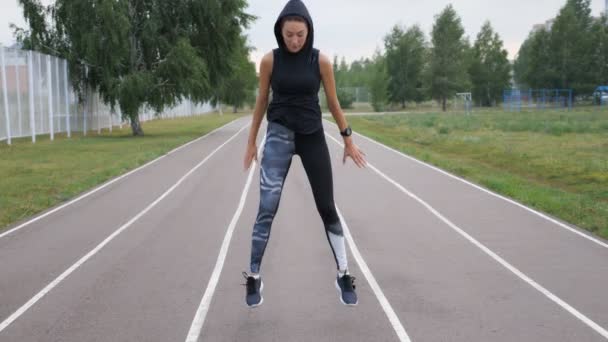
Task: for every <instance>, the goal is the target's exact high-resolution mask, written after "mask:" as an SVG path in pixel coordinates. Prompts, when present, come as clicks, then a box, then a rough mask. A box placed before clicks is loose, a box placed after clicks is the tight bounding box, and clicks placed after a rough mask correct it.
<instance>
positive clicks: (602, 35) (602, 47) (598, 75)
mask: <svg viewBox="0 0 608 342" xmlns="http://www.w3.org/2000/svg"><path fill="white" fill-rule="evenodd" d="M591 40H592V42H593V44H592V46H593V47H592V50H591V70H593V75H595V77H594V79H593V82H595V84H597V85H600V84H608V17H607V16H606V14H602V16H601V17H600V18H598V19H597V20H596V21H595V22H594V23H593V25H592V27H591Z"/></svg>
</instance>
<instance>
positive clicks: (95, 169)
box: [0, 114, 242, 231]
mask: <svg viewBox="0 0 608 342" xmlns="http://www.w3.org/2000/svg"><path fill="white" fill-rule="evenodd" d="M240 116H242V115H238V114H237V115H234V114H224V115H222V116H220V115H217V114H209V115H202V116H196V117H189V118H180V119H172V120H152V121H149V122H145V123H143V124H142V125H143V129H144V133H145V136H144V137H133V136H132V135H131V128H130V127H129V126H123V129H122V130H119V129H117V128H116V127H115V128H114V130H113V133H110V132H108V131H107V130H104V131H103V132H102V134H100V135H98V134H97V132H88V135H87V136H86V137H85V136H82V135H81V134H73V135H72V138H69V139H68V138H67V137H66V136H65V134H56V135H55V140H54V141H50V140H49V136H48V135H47V136H38V137H37V142H36V143H35V144H33V143H32V142H31V139H30V138H28V139H26V138H22V139H14V140H13V144H12V145H7V144H6V143H0V160H1V161H2V162H0V174H1V175H2V177H0V231H2V230H4V229H6V227H7V226H9V225H11V224H13V223H15V222H18V221H21V220H23V219H25V218H28V217H30V216H32V215H35V214H37V213H39V212H41V211H44V210H45V209H48V208H50V207H53V206H55V205H57V204H60V203H62V202H65V201H67V200H69V199H71V198H74V197H75V196H77V195H78V194H80V193H82V192H85V191H86V190H89V189H91V188H93V187H95V186H96V185H98V184H101V183H103V182H105V181H107V180H109V179H112V178H115V177H116V176H119V175H121V174H123V173H125V172H127V171H129V170H132V169H134V168H137V167H138V166H140V165H143V164H145V163H147V162H148V161H151V160H153V159H155V158H157V157H159V156H161V155H163V154H165V153H167V152H169V151H170V150H172V149H174V148H176V147H178V146H180V145H183V144H184V143H186V142H188V141H191V140H194V139H196V138H198V137H200V136H202V135H205V134H206V133H208V132H210V131H212V130H214V129H215V128H217V127H220V126H222V125H224V124H226V123H228V122H230V121H232V120H234V119H236V118H238V117H240Z"/></svg>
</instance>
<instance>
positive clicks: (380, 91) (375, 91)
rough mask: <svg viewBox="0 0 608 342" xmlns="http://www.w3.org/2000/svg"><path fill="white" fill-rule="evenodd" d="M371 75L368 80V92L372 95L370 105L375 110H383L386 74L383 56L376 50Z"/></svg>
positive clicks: (386, 81) (386, 99)
mask: <svg viewBox="0 0 608 342" xmlns="http://www.w3.org/2000/svg"><path fill="white" fill-rule="evenodd" d="M371 69H372V70H373V76H372V78H371V80H370V83H369V85H370V92H371V95H372V107H373V108H374V111H376V112H382V111H384V110H385V106H386V103H387V101H388V75H387V72H386V62H385V58H384V57H383V56H382V54H380V52H379V51H376V54H375V55H374V63H373V65H372V68H371Z"/></svg>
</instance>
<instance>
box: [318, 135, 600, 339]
mask: <svg viewBox="0 0 608 342" xmlns="http://www.w3.org/2000/svg"><path fill="white" fill-rule="evenodd" d="M325 134H326V135H327V136H328V137H329V138H330V139H332V140H333V141H334V142H335V143H336V144H338V145H340V146H341V147H344V145H342V144H341V143H340V142H339V141H338V140H336V139H335V138H334V137H332V136H331V135H329V134H327V133H325ZM367 166H368V167H369V168H371V169H372V170H373V171H374V172H376V173H377V174H378V175H380V177H382V178H384V179H385V180H387V181H388V182H389V183H391V184H393V185H394V186H395V187H396V188H397V189H399V190H401V192H403V193H404V194H406V195H408V196H409V197H411V198H412V199H414V200H415V201H416V202H418V203H420V204H421V205H422V206H424V207H425V208H426V209H427V210H428V211H430V212H431V213H432V214H433V215H435V216H436V217H437V218H439V219H440V220H441V221H443V222H444V223H445V224H447V225H448V226H449V227H450V228H452V229H454V230H455V231H456V232H457V233H459V234H460V235H462V236H463V237H464V238H465V239H467V240H469V241H470V242H471V243H472V244H474V245H475V246H477V247H478V248H479V249H481V250H482V251H483V252H484V253H486V254H487V255H489V256H490V257H491V258H492V259H494V260H495V261H496V262H498V263H499V264H501V265H502V266H504V267H505V268H506V269H508V270H509V271H511V272H512V273H513V274H515V275H516V276H518V277H519V278H520V279H521V280H523V281H525V282H526V283H528V284H529V285H530V286H532V287H533V288H535V289H536V290H537V291H539V292H540V293H542V294H543V295H545V296H546V297H547V298H549V299H550V300H552V301H553V302H555V303H556V304H558V305H559V306H561V307H562V308H563V309H565V310H566V311H568V312H569V313H570V314H572V315H573V316H574V317H576V318H578V319H579V320H581V321H582V322H583V323H585V324H586V325H587V326H589V327H590V328H592V329H593V330H595V331H596V332H597V333H598V334H600V335H602V336H603V337H604V338H606V339H608V331H606V329H604V328H602V327H601V326H600V325H599V324H597V323H595V322H594V321H593V320H591V319H590V318H588V317H587V316H585V315H584V314H582V313H581V312H579V311H578V310H576V309H575V308H574V307H572V306H571V305H570V304H568V303H566V302H565V301H563V300H562V299H560V298H559V297H558V296H556V295H554V294H553V293H551V292H550V291H549V290H547V289H546V288H544V287H543V286H541V285H540V284H538V283H537V282H535V281H534V280H532V278H530V277H528V276H527V275H525V274H524V273H523V272H521V271H520V270H518V269H517V268H515V267H514V266H513V265H511V264H509V263H508V262H507V261H506V260H504V259H503V258H501V257H500V256H498V255H497V254H496V253H494V252H493V251H492V250H490V249H489V248H487V247H486V246H484V245H483V244H482V243H480V242H479V241H477V240H476V239H475V238H473V237H472V236H471V235H469V234H468V233H466V232H465V231H464V230H462V229H461V228H459V227H458V226H456V225H455V224H454V223H452V222H451V221H450V220H448V219H447V218H445V217H444V216H443V215H441V214H440V213H439V212H438V211H437V210H435V209H434V208H433V207H432V206H431V205H429V204H428V203H426V202H425V201H424V200H422V199H420V198H419V197H418V196H416V195H415V194H413V193H412V192H410V191H409V190H407V189H406V188H404V187H403V186H401V184H399V183H397V182H396V181H394V180H393V179H391V178H390V177H388V176H387V175H385V174H384V173H382V171H380V170H378V169H377V168H376V167H374V166H373V165H372V164H371V163H367Z"/></svg>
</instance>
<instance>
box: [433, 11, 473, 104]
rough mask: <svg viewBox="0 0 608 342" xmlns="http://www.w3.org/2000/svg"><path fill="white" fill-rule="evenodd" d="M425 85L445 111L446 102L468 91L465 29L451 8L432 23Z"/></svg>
mask: <svg viewBox="0 0 608 342" xmlns="http://www.w3.org/2000/svg"><path fill="white" fill-rule="evenodd" d="M431 44H432V47H431V51H430V61H429V65H428V75H427V77H428V82H429V90H430V94H431V96H432V97H433V98H434V99H436V100H437V101H439V102H440V103H441V105H442V109H443V111H446V107H447V99H448V98H449V97H452V96H453V95H454V93H456V92H458V91H461V90H463V89H466V88H468V82H469V76H468V74H467V69H468V65H467V49H468V42H467V41H466V38H465V37H464V29H463V27H462V23H461V20H460V18H459V17H458V15H457V14H456V11H454V8H453V7H452V5H448V6H447V7H446V8H445V9H444V10H443V12H441V13H440V14H439V15H438V16H437V17H436V20H435V24H434V25H433V32H432V34H431Z"/></svg>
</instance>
